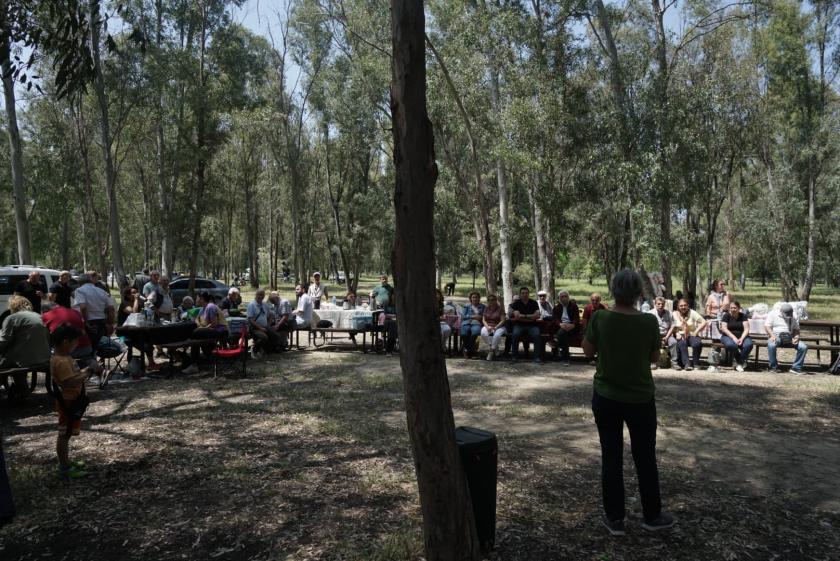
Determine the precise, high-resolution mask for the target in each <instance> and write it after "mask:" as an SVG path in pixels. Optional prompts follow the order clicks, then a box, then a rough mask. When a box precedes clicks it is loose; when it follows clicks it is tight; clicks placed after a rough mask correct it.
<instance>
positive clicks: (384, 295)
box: [371, 284, 394, 306]
mask: <svg viewBox="0 0 840 561" xmlns="http://www.w3.org/2000/svg"><path fill="white" fill-rule="evenodd" d="M393 292H394V289H393V288H392V287H391V285H389V284H380V285H379V286H377V287H376V288H374V289H373V290H372V291H371V293H372V294H373V297H374V299H375V300H376V303H377V304H379V305H380V306H390V305H392V304H391V294H392V293H393Z"/></svg>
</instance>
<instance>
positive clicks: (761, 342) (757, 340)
mask: <svg viewBox="0 0 840 561" xmlns="http://www.w3.org/2000/svg"><path fill="white" fill-rule="evenodd" d="M750 338H752V340H753V349H754V351H755V353H754V358H753V365H754V367H755V368H758V361H759V349H766V348H767V339H768V338H767V337H766V336H765V337H760V336H759V337H755V336H753V335H750ZM800 339H801V340H802V341H805V342H806V343H811V344H809V345H808V350H809V351H812V350H813V351H817V365H818V366H822V361H821V356H820V351H830V352H831V353H832V355H834V353H837V352H838V351H840V345H830V344H822V343H821V341H823V339H821V338H819V337H801V336H800ZM703 343H704V344H706V345H710V346H711V347H712V348H715V349H723V348H725V347H724V345H723V343H721V342H720V341H719V340H711V339H704V340H703ZM780 348H792V347H777V349H780Z"/></svg>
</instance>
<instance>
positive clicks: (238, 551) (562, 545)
mask: <svg viewBox="0 0 840 561" xmlns="http://www.w3.org/2000/svg"><path fill="white" fill-rule="evenodd" d="M447 366H448V370H449V374H450V382H451V388H452V399H453V405H454V408H455V421H456V425H467V426H474V427H479V428H483V429H487V430H491V431H493V432H495V433H496V434H497V435H498V439H499V473H498V499H497V533H496V548H495V550H494V551H493V552H492V554H491V555H490V559H492V560H564V559H569V560H598V561H607V560H637V559H642V560H648V559H649V560H654V559H656V560H663V559H674V560H679V559H686V560H688V559H691V560H694V559H697V560H712V559H714V560H717V559H722V560H736V559H744V560H779V561H782V560H799V559H802V560H812V559H816V560H823V559H825V560H828V559H840V553H838V552H840V485H838V473H840V470H839V469H838V465H837V464H838V460H840V437H838V435H840V430H839V429H840V420H838V416H837V411H838V408H840V377H838V376H829V375H826V374H815V375H807V376H797V375H793V374H778V375H770V374H766V373H757V372H746V373H743V374H737V373H735V372H733V371H730V370H724V371H723V372H720V373H709V372H705V371H695V372H675V371H671V370H658V371H656V372H655V377H656V380H657V406H658V411H659V423H660V426H659V433H658V444H659V446H658V454H659V465H660V477H661V481H662V492H663V498H664V502H665V506H666V508H667V509H669V510H671V511H672V512H673V513H674V514H675V515H676V517H677V518H678V524H677V525H676V526H675V527H674V528H673V529H672V530H670V531H668V532H662V533H657V534H654V535H651V534H649V533H647V532H645V531H644V530H642V529H641V528H640V527H639V525H638V523H639V521H640V519H639V516H640V514H639V511H640V505H639V501H638V499H637V495H636V483H635V475H634V471H633V467H632V461H631V459H630V454H629V446H628V449H627V451H626V454H625V479H626V481H627V492H628V509H629V511H630V512H629V523H628V535H627V536H625V537H623V538H611V537H609V536H608V535H607V534H606V532H605V531H604V529H603V528H602V527H601V526H600V525H599V524H598V513H599V508H600V482H599V462H600V455H599V447H598V440H597V433H596V431H595V426H594V422H593V420H592V413H591V410H590V407H589V401H590V398H591V384H592V374H593V368H592V367H590V366H588V365H587V364H586V363H585V362H584V361H582V359H580V360H579V361H576V362H573V363H572V366H571V367H563V366H561V365H560V364H559V363H557V362H548V363H546V364H544V365H542V366H539V365H534V364H531V363H519V364H518V365H513V364H510V363H508V362H493V363H489V362H486V361H483V360H471V361H468V360H464V359H450V360H449V361H448V362H447ZM90 393H91V397H92V400H93V403H92V404H91V406H90V408H89V409H88V413H87V417H86V419H85V421H84V425H83V432H82V435H81V436H80V437H79V438H74V439H73V441H72V442H71V456H72V457H74V458H82V459H84V460H85V461H86V462H87V464H88V465H89V466H90V467H91V470H92V474H91V475H90V476H89V477H87V478H84V479H79V480H74V481H73V482H71V483H64V482H62V481H60V480H59V478H58V477H57V472H56V461H55V452H54V447H55V446H54V442H55V417H54V413H52V412H51V409H50V407H49V405H48V403H47V399H46V396H45V394H44V391H43V388H42V387H41V388H39V390H38V393H37V394H36V395H34V396H32V397H31V398H30V400H29V401H28V403H27V404H26V405H23V406H17V407H11V408H10V407H7V406H5V405H3V406H2V408H0V421H1V422H2V430H3V434H4V435H5V450H6V459H7V462H8V468H9V473H10V477H11V481H12V486H13V491H14V494H15V501H16V503H17V508H18V512H19V514H18V516H17V517H16V518H15V520H14V522H13V523H12V524H10V525H8V526H6V527H4V528H3V529H2V530H0V559H3V560H4V561H12V560H15V559H63V560H73V559H76V560H85V561H99V560H103V561H104V560H116V559H128V560H130V559H144V560H150V559H153V560H159V559H223V560H224V559H229V560H245V559H265V560H269V559H270V560H299V559H301V560H303V559H335V560H338V559H341V560H386V559H393V560H403V559H420V558H421V556H422V537H421V530H420V517H419V506H418V502H417V497H416V487H415V482H414V473H413V466H412V462H411V455H410V448H409V445H408V439H407V435H406V431H405V428H404V427H405V420H404V419H405V418H404V414H403V412H402V410H401V408H402V388H401V374H400V367H399V359H398V358H397V357H387V356H378V355H372V354H369V355H363V354H362V353H359V352H351V351H341V352H335V351H329V350H318V351H293V352H290V353H286V354H284V355H279V356H273V357H269V358H267V359H265V360H262V361H260V362H257V363H253V362H252V363H251V364H250V366H249V378H248V379H245V380H239V379H218V380H213V379H212V378H210V377H208V376H207V375H206V374H205V375H196V376H192V377H179V378H176V379H173V380H165V379H152V380H147V381H141V382H136V383H123V384H114V385H112V386H110V387H109V388H107V389H106V390H102V391H99V390H95V389H94V390H92V391H91V392H90Z"/></svg>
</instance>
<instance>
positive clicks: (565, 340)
mask: <svg viewBox="0 0 840 561" xmlns="http://www.w3.org/2000/svg"><path fill="white" fill-rule="evenodd" d="M579 332H580V329H579V328H577V327H575V328H574V329H572V330H571V331H566V330H565V329H558V330H557V333H555V334H554V340H555V341H557V348H558V349H560V358H562V359H565V360H568V359H569V358H570V356H571V355H570V354H569V343H570V342H571V341H573V340H574V339H575V337H577V336H578V333H579Z"/></svg>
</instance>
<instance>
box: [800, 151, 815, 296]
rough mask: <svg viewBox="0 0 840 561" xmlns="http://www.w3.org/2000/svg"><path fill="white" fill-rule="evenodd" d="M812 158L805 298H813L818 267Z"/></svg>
mask: <svg viewBox="0 0 840 561" xmlns="http://www.w3.org/2000/svg"><path fill="white" fill-rule="evenodd" d="M811 160H812V161H811V162H810V164H809V167H811V168H812V169H811V170H810V171H809V173H808V254H807V262H806V263H807V264H806V266H805V278H804V279H803V281H802V292H801V293H800V297H801V298H802V299H803V300H809V299H810V298H811V289H812V288H813V286H814V275H815V271H816V267H817V255H816V253H817V238H816V236H817V215H816V212H817V211H816V207H817V179H816V172H815V171H814V170H813V167H814V163H813V158H811Z"/></svg>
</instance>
